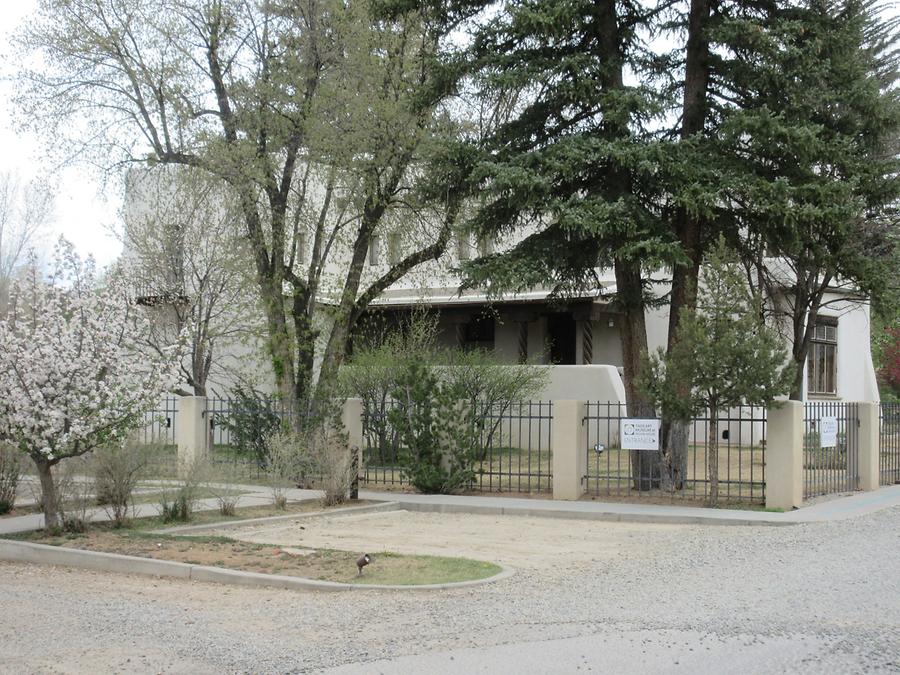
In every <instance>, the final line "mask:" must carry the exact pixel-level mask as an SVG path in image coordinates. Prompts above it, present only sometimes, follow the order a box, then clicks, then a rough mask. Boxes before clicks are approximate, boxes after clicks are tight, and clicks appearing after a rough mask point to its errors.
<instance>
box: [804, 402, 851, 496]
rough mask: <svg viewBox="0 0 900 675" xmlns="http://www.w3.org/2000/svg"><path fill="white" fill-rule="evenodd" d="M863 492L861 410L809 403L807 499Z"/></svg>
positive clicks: (841, 404) (843, 404)
mask: <svg viewBox="0 0 900 675" xmlns="http://www.w3.org/2000/svg"><path fill="white" fill-rule="evenodd" d="M858 488H859V406H858V405H857V404H856V403H847V402H844V401H810V402H807V403H806V406H805V414H804V434H803V498H804V499H809V498H811V497H816V496H819V495H826V494H833V493H836V492H851V491H853V490H856V489H858Z"/></svg>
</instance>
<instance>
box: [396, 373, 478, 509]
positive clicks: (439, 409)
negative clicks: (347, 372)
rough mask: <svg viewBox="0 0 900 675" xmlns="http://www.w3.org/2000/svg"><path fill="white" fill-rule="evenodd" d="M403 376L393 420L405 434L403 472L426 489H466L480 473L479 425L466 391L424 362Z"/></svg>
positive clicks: (402, 441) (419, 487) (427, 490)
mask: <svg viewBox="0 0 900 675" xmlns="http://www.w3.org/2000/svg"><path fill="white" fill-rule="evenodd" d="M397 379H398V381H397V384H396V386H395V388H394V390H393V392H392V397H393V398H394V400H395V401H396V403H397V405H396V406H395V407H394V408H392V409H391V410H390V411H389V413H388V420H389V422H390V423H391V425H392V426H393V427H394V428H395V429H396V430H397V431H398V433H399V435H400V441H401V452H400V465H401V468H402V470H403V473H404V474H405V475H406V477H408V478H409V481H410V483H412V485H413V486H414V487H415V488H416V489H417V490H419V491H420V492H426V493H444V494H448V493H453V492H458V491H460V490H462V489H464V488H466V487H467V486H468V485H469V484H471V482H472V480H473V479H474V477H475V470H474V464H475V458H476V454H477V448H478V435H479V430H478V426H477V425H476V424H475V421H474V419H473V410H472V408H471V407H470V406H468V405H467V404H466V402H465V392H463V391H460V389H459V388H458V387H456V386H454V385H453V384H452V383H447V382H441V381H440V380H439V379H438V377H437V375H436V374H435V373H434V372H433V371H432V370H430V369H429V368H427V367H426V366H424V365H421V364H411V365H410V366H409V367H408V368H407V369H406V370H405V371H404V372H402V373H400V374H399V376H398V378H397Z"/></svg>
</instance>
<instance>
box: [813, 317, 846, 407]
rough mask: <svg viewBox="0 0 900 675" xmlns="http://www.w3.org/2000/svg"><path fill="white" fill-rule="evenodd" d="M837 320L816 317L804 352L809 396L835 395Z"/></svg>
mask: <svg viewBox="0 0 900 675" xmlns="http://www.w3.org/2000/svg"><path fill="white" fill-rule="evenodd" d="M837 392H838V320H837V318H836V317H830V316H820V317H817V318H816V325H815V327H814V329H813V335H812V337H811V338H810V341H809V350H808V352H807V354H806V393H807V395H809V396H829V397H830V396H837Z"/></svg>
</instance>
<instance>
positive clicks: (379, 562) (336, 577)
mask: <svg viewBox="0 0 900 675" xmlns="http://www.w3.org/2000/svg"><path fill="white" fill-rule="evenodd" d="M9 538H10V539H18V540H25V541H32V542H36V543H40V544H49V545H51V546H63V547H66V548H76V549H81V550H90V551H103V552H106V553H119V554H122V555H131V556H138V557H142V558H153V559H156V560H171V561H176V562H184V563H190V564H195V565H208V566H212V567H224V568H227V569H235V570H242V571H246V572H262V573H270V574H271V573H276V574H283V575H287V576H294V577H303V578H307V579H317V580H321V581H337V582H343V583H351V584H360V583H361V584H385V585H403V586H406V585H409V586H416V585H422V584H438V583H452V582H459V581H470V580H475V579H485V578H487V577H491V576H494V575H495V574H498V573H499V572H500V571H501V568H500V567H499V566H498V565H495V564H493V563H488V562H482V561H478V560H469V559H467V558H445V557H440V556H425V555H400V554H396V553H389V552H380V553H371V554H370V555H371V558H372V562H371V563H370V564H369V566H368V567H366V568H365V571H364V572H363V574H362V576H357V573H356V560H357V558H358V557H359V555H360V553H359V552H355V551H338V550H332V549H319V550H312V551H303V552H302V553H301V552H299V551H286V550H284V549H282V548H281V547H279V546H273V545H268V544H254V543H249V542H243V541H238V540H235V539H231V538H229V537H222V536H208V535H190V536H179V535H164V534H154V533H152V532H148V531H147V530H146V528H143V529H136V528H122V529H118V530H114V529H112V528H111V527H110V526H107V525H106V524H101V525H98V526H94V527H92V528H91V529H89V530H88V531H87V532H83V533H79V534H70V533H66V534H59V535H48V534H45V533H44V532H42V531H40V532H29V533H26V534H22V535H17V536H11V537H9Z"/></svg>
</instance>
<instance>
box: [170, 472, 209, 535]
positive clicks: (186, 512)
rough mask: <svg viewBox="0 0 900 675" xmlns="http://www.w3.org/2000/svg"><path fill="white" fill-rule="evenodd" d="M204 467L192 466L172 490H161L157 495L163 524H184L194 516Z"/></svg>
mask: <svg viewBox="0 0 900 675" xmlns="http://www.w3.org/2000/svg"><path fill="white" fill-rule="evenodd" d="M205 473H206V466H204V465H202V464H201V463H199V462H198V463H195V464H193V465H192V466H191V467H190V468H189V470H188V472H187V475H186V476H185V477H184V478H182V479H181V480H180V481H179V482H178V483H177V484H176V485H175V487H174V489H166V490H163V491H162V492H161V493H160V495H159V515H160V516H161V517H162V519H163V522H166V523H171V522H175V521H178V522H183V523H186V522H188V521H190V519H191V518H192V517H193V515H194V509H195V508H196V505H197V493H198V490H199V488H200V485H201V483H202V482H203V476H204V474H205Z"/></svg>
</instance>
